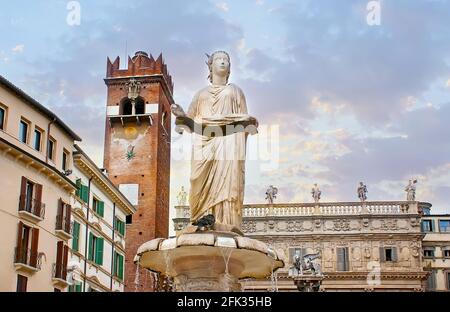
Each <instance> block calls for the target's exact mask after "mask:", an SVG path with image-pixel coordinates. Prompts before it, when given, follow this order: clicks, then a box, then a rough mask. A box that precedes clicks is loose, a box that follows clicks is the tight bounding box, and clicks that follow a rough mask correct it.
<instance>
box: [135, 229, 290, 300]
mask: <svg viewBox="0 0 450 312" xmlns="http://www.w3.org/2000/svg"><path fill="white" fill-rule="evenodd" d="M167 259H169V260H167ZM167 261H169V263H170V265H167ZM135 262H136V263H139V265H140V266H142V267H144V268H147V269H149V270H150V271H152V272H156V273H159V274H160V275H166V276H169V277H171V278H173V280H174V285H173V286H174V290H175V291H240V290H241V284H240V283H239V280H240V279H247V278H256V279H262V278H267V277H271V279H272V280H273V278H274V275H273V274H274V271H275V270H277V269H278V268H281V267H283V266H284V263H283V261H282V260H281V259H280V258H278V256H277V254H276V253H275V251H274V250H273V249H271V248H270V247H269V246H268V245H267V244H265V243H263V242H261V241H258V240H255V239H251V238H248V237H243V236H241V235H238V234H236V233H234V232H221V231H215V230H211V231H205V232H194V233H183V234H180V235H179V236H178V237H174V238H169V239H161V238H157V239H154V240H151V241H149V242H147V243H145V244H143V245H141V246H140V247H139V249H138V251H137V255H136V257H135Z"/></svg>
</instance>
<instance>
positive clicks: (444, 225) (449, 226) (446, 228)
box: [439, 220, 450, 232]
mask: <svg viewBox="0 0 450 312" xmlns="http://www.w3.org/2000/svg"><path fill="white" fill-rule="evenodd" d="M439 231H440V232H450V220H439Z"/></svg>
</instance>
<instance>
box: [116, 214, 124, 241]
mask: <svg viewBox="0 0 450 312" xmlns="http://www.w3.org/2000/svg"><path fill="white" fill-rule="evenodd" d="M114 229H115V230H116V231H117V232H119V234H120V235H122V236H125V222H123V221H122V220H120V219H119V218H117V217H114Z"/></svg>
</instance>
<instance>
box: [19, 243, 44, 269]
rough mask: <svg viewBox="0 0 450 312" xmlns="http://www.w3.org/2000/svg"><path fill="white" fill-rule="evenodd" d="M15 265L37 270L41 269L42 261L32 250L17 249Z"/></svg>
mask: <svg viewBox="0 0 450 312" xmlns="http://www.w3.org/2000/svg"><path fill="white" fill-rule="evenodd" d="M14 264H22V265H25V266H28V267H31V268H34V269H36V270H40V269H41V259H40V258H39V257H38V252H37V251H33V250H31V249H30V248H20V247H16V248H15V253H14Z"/></svg>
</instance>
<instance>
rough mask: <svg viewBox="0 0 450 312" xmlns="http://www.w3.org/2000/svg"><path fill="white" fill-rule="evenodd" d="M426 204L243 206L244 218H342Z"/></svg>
mask: <svg viewBox="0 0 450 312" xmlns="http://www.w3.org/2000/svg"><path fill="white" fill-rule="evenodd" d="M427 206H430V204H428V203H422V202H407V201H372V202H365V203H364V204H362V203H361V202H330V203H319V204H318V205H316V204H314V203H298V204H273V205H270V204H249V205H244V208H243V217H244V218H258V217H268V216H271V217H285V216H287V217H289V216H313V215H321V216H342V215H344V216H345V215H351V216H354V215H360V214H370V215H398V214H417V213H419V212H420V211H421V208H422V207H427ZM175 209H176V218H189V216H190V212H189V206H175Z"/></svg>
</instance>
